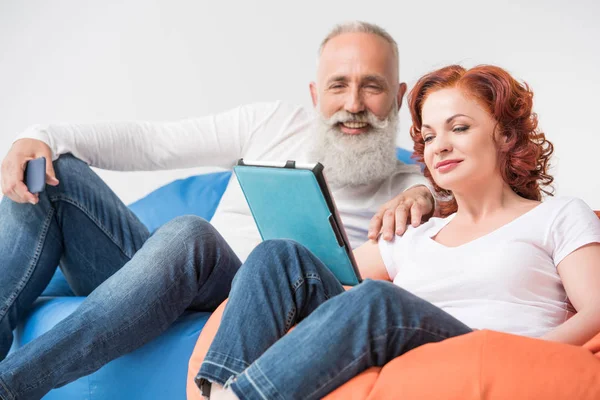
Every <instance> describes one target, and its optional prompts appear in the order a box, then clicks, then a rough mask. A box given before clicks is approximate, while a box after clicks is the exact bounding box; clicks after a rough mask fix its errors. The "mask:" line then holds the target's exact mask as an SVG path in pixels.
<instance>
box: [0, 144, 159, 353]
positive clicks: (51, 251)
mask: <svg viewBox="0 0 600 400" xmlns="http://www.w3.org/2000/svg"><path fill="white" fill-rule="evenodd" d="M54 169H55V171H56V174H57V177H58V179H59V180H60V185H59V186H57V187H52V186H48V187H47V188H46V191H44V192H42V193H40V196H39V197H40V201H39V203H38V204H37V205H35V206H34V205H31V204H18V203H15V202H13V201H11V200H10V199H8V198H6V197H5V198H3V199H2V201H1V202H0V360H2V359H4V357H5V356H6V354H7V353H8V350H9V349H10V346H11V343H12V340H13V336H12V331H13V329H14V328H15V326H16V324H17V323H18V321H19V319H20V318H21V317H22V316H23V314H24V313H25V311H26V310H27V309H28V308H29V307H30V306H31V304H32V303H33V302H34V301H35V299H36V298H37V297H38V296H39V295H40V294H41V293H42V292H43V291H44V289H45V288H46V286H47V285H48V282H49V281H50V279H51V278H52V275H53V274H54V272H55V270H56V267H57V265H59V263H60V264H61V267H62V269H63V272H64V274H65V276H66V278H67V280H68V282H69V284H70V286H71V288H72V289H73V291H74V293H75V294H77V295H80V296H86V295H88V294H89V293H90V292H91V291H92V290H94V289H95V288H96V287H97V286H98V285H99V284H100V283H102V282H104V281H105V280H106V279H107V278H108V277H109V276H111V275H112V274H114V273H115V272H116V271H118V270H119V268H121V267H122V266H123V265H124V264H125V263H126V262H127V261H129V259H130V258H131V257H132V256H133V255H134V254H135V252H136V251H137V250H138V249H139V248H140V247H141V246H142V244H143V243H144V242H145V241H146V239H147V238H148V236H149V234H148V230H147V229H146V227H145V226H144V225H143V224H142V223H141V222H140V221H139V220H138V219H137V218H136V217H135V215H133V213H132V212H131V211H129V209H128V208H127V207H126V206H125V205H124V204H123V203H122V202H121V201H120V200H119V198H118V197H117V196H116V195H115V194H114V192H113V191H112V190H111V189H110V188H109V187H108V186H107V185H106V184H105V183H104V182H103V181H102V180H101V179H100V178H99V177H98V176H97V175H96V174H95V173H94V172H93V171H92V170H91V169H90V168H89V167H88V166H87V165H86V164H85V163H84V162H82V161H80V160H78V159H76V158H75V157H73V156H70V155H66V156H62V157H60V159H59V160H57V161H55V162H54Z"/></svg>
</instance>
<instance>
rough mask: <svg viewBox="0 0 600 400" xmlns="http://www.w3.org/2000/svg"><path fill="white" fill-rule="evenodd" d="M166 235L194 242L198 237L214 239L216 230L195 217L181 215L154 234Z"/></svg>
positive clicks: (203, 220) (208, 223)
mask: <svg viewBox="0 0 600 400" xmlns="http://www.w3.org/2000/svg"><path fill="white" fill-rule="evenodd" d="M159 232H161V233H167V232H168V234H175V232H176V233H177V234H178V235H181V236H182V237H184V238H188V239H190V240H196V239H197V238H199V237H206V236H208V239H210V238H211V237H214V236H215V234H216V233H217V230H216V229H215V228H214V227H213V226H212V225H211V223H210V222H208V221H207V220H205V219H204V218H202V217H198V216H197V215H182V216H180V217H175V218H173V219H172V220H170V221H169V222H167V223H165V224H164V225H163V226H161V227H160V228H158V229H157V231H156V233H159Z"/></svg>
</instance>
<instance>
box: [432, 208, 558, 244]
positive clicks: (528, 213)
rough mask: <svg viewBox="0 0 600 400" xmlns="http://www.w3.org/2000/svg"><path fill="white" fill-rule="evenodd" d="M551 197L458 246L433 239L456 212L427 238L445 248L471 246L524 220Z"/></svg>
mask: <svg viewBox="0 0 600 400" xmlns="http://www.w3.org/2000/svg"><path fill="white" fill-rule="evenodd" d="M551 199H554V197H552V198H551ZM551 199H547V200H544V201H542V202H541V203H540V204H538V205H537V206H535V207H533V208H532V209H531V210H529V211H527V212H525V213H523V214H521V215H519V216H518V217H516V218H515V219H513V220H511V221H509V222H507V223H506V224H504V225H502V226H500V227H498V228H496V229H494V230H493V231H491V232H488V233H486V234H485V235H482V236H479V237H477V238H475V239H473V240H470V241H468V242H466V243H463V244H461V245H458V246H446V245H444V244H441V243H440V242H438V241H436V240H435V239H433V237H434V236H436V235H437V234H438V233H440V231H441V230H442V229H444V227H445V226H446V225H448V224H449V223H450V221H452V220H453V219H454V217H455V216H456V213H454V214H451V215H449V216H447V217H446V218H445V219H444V221H443V222H442V224H441V225H440V226H439V227H437V229H436V230H435V231H433V230H430V231H429V232H427V239H429V241H431V242H433V243H435V244H436V245H437V246H440V247H441V248H444V249H461V248H463V247H465V246H470V245H471V244H473V243H476V242H480V241H482V240H484V239H486V238H488V237H490V236H492V235H495V234H496V233H497V232H501V231H503V230H505V229H506V228H507V227H509V226H511V225H513V224H516V223H518V222H519V221H520V220H522V219H524V218H525V217H526V216H528V215H530V214H532V213H533V212H534V211H535V210H537V209H538V208H540V207H541V206H543V205H544V204H545V203H548V202H549V201H550V200H551Z"/></svg>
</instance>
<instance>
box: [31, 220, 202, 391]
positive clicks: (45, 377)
mask: <svg viewBox="0 0 600 400" xmlns="http://www.w3.org/2000/svg"><path fill="white" fill-rule="evenodd" d="M182 230H183V229H182ZM182 230H180V231H179V232H177V234H175V235H173V236H172V237H173V239H172V240H175V238H176V237H178V235H179V233H181V231H182ZM186 249H187V248H186ZM192 261H193V260H192ZM175 281H176V279H175V280H173V283H172V284H171V286H169V287H168V288H167V291H169V290H170V289H171V287H173V285H175ZM156 298H158V297H156ZM155 303H156V301H155V302H154V303H152V304H155ZM150 308H151V307H149V308H148V309H146V311H144V312H143V313H141V314H139V315H138V317H137V318H135V319H134V320H131V321H129V324H127V325H125V326H123V327H122V328H121V329H119V330H118V331H117V332H115V333H114V334H112V335H111V336H107V337H106V338H105V339H103V341H104V342H110V341H111V339H113V338H114V337H117V336H118V335H120V334H121V333H122V332H123V331H124V330H127V329H129V328H130V327H131V326H133V325H134V324H135V323H136V322H137V321H139V320H140V319H141V318H142V317H145V316H146V315H147V314H148V313H149V312H150ZM83 357H85V354H84V353H77V354H76V356H75V357H73V358H70V359H68V360H66V361H65V362H63V363H62V364H60V365H59V366H57V368H56V369H60V368H61V367H62V366H63V365H65V364H67V363H71V362H77V361H79V360H80V359H82V358H83ZM50 375H51V372H50V373H48V374H47V375H45V376H44V377H42V378H41V379H39V380H38V381H37V382H36V384H35V385H27V386H26V387H25V389H26V390H27V391H28V390H31V389H36V388H37V387H39V386H40V385H41V384H43V383H44V382H45V380H46V379H47V378H48V377H50Z"/></svg>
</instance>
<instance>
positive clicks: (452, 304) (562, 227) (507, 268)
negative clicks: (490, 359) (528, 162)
mask: <svg viewBox="0 0 600 400" xmlns="http://www.w3.org/2000/svg"><path fill="white" fill-rule="evenodd" d="M454 215H455V214H453V215H450V216H448V217H446V218H432V219H430V220H429V221H428V222H427V223H425V224H423V225H421V226H419V227H418V228H412V227H411V228H409V229H408V230H407V232H406V233H405V234H404V235H403V236H401V237H400V236H396V238H395V239H394V241H392V242H386V241H384V240H380V241H379V248H380V251H381V255H382V258H383V261H384V263H385V266H386V268H387V271H388V273H389V275H390V278H392V280H393V281H394V284H396V285H398V286H401V287H402V288H404V289H406V290H408V291H409V292H411V293H414V294H415V295H417V296H419V297H421V298H422V299H424V300H427V301H429V302H430V303H432V304H434V305H436V306H437V307H439V308H441V309H442V310H444V311H446V312H447V313H449V314H450V315H452V316H454V317H455V318H457V319H458V320H460V321H462V322H463V323H465V324H466V325H468V326H470V327H472V328H477V329H492V330H496V331H502V332H508V333H513V334H517V335H524V336H531V337H539V336H542V335H544V334H545V333H547V332H548V331H550V330H552V329H553V328H555V327H556V326H558V325H560V324H561V323H563V322H564V321H566V320H567V319H568V318H569V317H570V316H572V315H573V314H574V312H575V310H574V309H573V307H572V305H571V304H570V302H569V299H568V297H567V294H566V292H565V288H564V286H563V284H562V282H561V278H560V276H559V275H558V271H557V268H556V267H557V266H558V264H559V263H560V262H561V261H562V260H563V259H564V258H565V257H566V256H568V255H569V254H570V253H572V252H573V251H575V250H577V249H578V248H580V247H582V246H584V245H586V244H589V243H595V242H600V220H599V219H598V217H596V215H595V214H594V212H593V211H592V210H591V209H590V207H589V206H588V205H587V204H586V203H584V202H583V201H582V200H580V199H577V198H569V197H556V198H550V199H548V200H546V201H544V202H543V203H541V204H540V205H538V206H536V207H535V208H533V209H532V210H530V211H529V212H527V213H525V214H523V215H522V216H520V217H518V218H516V219H515V220H513V221H511V222H510V223H508V224H506V225H504V226H502V227H501V228H498V229H497V230H495V231H493V232H491V233H489V234H487V235H485V236H482V237H480V238H478V239H475V240H473V241H471V242H469V243H466V244H463V245H461V246H457V247H446V246H444V245H442V244H440V243H438V242H436V241H435V240H433V239H432V237H434V236H435V235H436V234H437V233H438V232H439V231H440V230H441V229H442V228H443V227H444V226H445V225H446V224H448V223H449V222H450V221H451V220H452V218H454ZM570 267H571V268H577V266H576V265H573V266H570Z"/></svg>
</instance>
